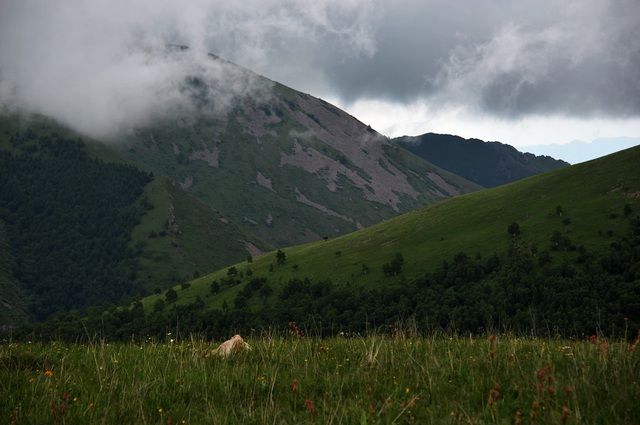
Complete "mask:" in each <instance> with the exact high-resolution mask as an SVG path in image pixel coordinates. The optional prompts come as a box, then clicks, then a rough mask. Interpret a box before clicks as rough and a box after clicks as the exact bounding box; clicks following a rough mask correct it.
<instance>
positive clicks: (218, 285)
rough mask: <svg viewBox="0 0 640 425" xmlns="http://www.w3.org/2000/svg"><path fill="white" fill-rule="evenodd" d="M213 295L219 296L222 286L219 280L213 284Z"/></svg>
mask: <svg viewBox="0 0 640 425" xmlns="http://www.w3.org/2000/svg"><path fill="white" fill-rule="evenodd" d="M210 288H211V293H212V294H213V295H215V294H217V293H218V292H220V284H219V283H218V281H217V280H214V281H213V282H211V286H210Z"/></svg>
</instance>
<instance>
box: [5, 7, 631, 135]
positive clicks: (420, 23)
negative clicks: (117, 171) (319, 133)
mask: <svg viewBox="0 0 640 425" xmlns="http://www.w3.org/2000/svg"><path fill="white" fill-rule="evenodd" d="M639 28H640V2H638V1H637V0H579V1H578V0H519V1H512V0H469V1H466V2H462V1H450V0H447V1H445V0H426V1H424V0H423V1H418V0H397V1H386V0H244V1H241V2H230V1H227V0H192V1H189V2H184V1H180V0H130V1H125V0H110V1H107V0H95V1H91V2H86V1H84V0H67V1H66V2H63V3H60V2H50V1H47V0H3V1H1V2H0V104H4V105H5V106H6V105H9V106H18V107H20V108H24V109H28V110H33V111H36V112H42V113H46V114H49V115H52V116H54V117H56V118H59V119H61V120H63V121H65V122H67V123H69V124H72V125H74V126H75V127H76V128H79V129H81V130H83V131H86V132H89V133H92V134H96V135H100V134H107V133H109V132H112V131H114V130H121V129H123V128H127V127H130V126H132V125H135V124H136V123H138V122H140V121H143V120H145V119H148V118H149V117H150V116H153V114H154V113H156V112H157V109H158V107H159V105H167V104H172V103H174V102H176V101H178V102H179V101H181V98H180V93H181V92H180V90H179V87H177V86H176V82H177V81H180V80H181V79H184V77H185V76H186V75H192V74H193V73H196V74H198V75H200V76H201V77H202V78H205V79H207V78H208V79H209V81H211V83H212V86H213V87H219V88H225V87H226V89H225V90H222V91H221V93H220V96H221V97H223V98H224V100H225V102H222V103H223V104H225V103H228V102H231V101H232V99H233V97H234V96H235V95H237V94H241V95H242V94H246V93H247V91H251V90H253V87H251V85H252V82H251V81H247V80H246V79H238V78H235V76H234V75H233V72H231V71H229V70H224V72H223V71H221V70H220V69H215V67H214V68H212V67H211V66H210V63H209V62H207V61H206V60H204V58H206V52H208V51H211V52H213V53H216V54H218V55H220V56H222V57H224V58H226V59H229V60H231V61H234V62H236V63H239V64H241V65H243V66H245V67H247V68H250V69H253V70H256V71H257V72H260V73H263V74H265V75H267V76H268V77H270V78H272V79H275V80H278V81H281V82H284V83H286V84H289V85H291V86H293V87H295V88H298V89H301V90H303V91H307V92H310V93H312V94H315V95H319V96H329V97H333V98H339V99H340V100H341V101H342V103H350V102H354V101H356V100H362V99H379V100H385V101H392V102H399V103H410V102H415V101H425V102H428V103H429V105H430V107H432V108H433V107H438V106H440V105H442V106H443V107H454V108H455V107H464V108H467V109H468V110H470V111H473V110H475V111H479V112H482V113H483V114H487V113H489V114H492V115H494V116H496V117H500V118H507V119H511V118H519V117H523V116H527V115H531V114H533V115H541V114H542V115H554V116H557V115H561V116H562V115H570V116H574V117H589V116H593V115H597V116H600V117H615V118H618V117H638V116H640V30H639ZM167 43H180V44H188V45H189V46H191V47H192V49H191V51H190V52H191V53H190V55H189V57H188V60H186V61H185V60H184V58H183V57H181V58H179V60H178V59H177V58H176V57H174V56H171V55H166V51H165V49H164V46H166V44H167ZM247 84H248V87H247ZM215 94H216V93H214V95H215Z"/></svg>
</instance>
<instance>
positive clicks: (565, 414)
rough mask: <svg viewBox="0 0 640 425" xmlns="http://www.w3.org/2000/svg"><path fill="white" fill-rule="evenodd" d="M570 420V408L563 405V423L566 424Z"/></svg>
mask: <svg viewBox="0 0 640 425" xmlns="http://www.w3.org/2000/svg"><path fill="white" fill-rule="evenodd" d="M568 420H569V406H567V405H566V403H565V404H563V405H562V423H563V424H566V423H567V421H568Z"/></svg>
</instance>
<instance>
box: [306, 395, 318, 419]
mask: <svg viewBox="0 0 640 425" xmlns="http://www.w3.org/2000/svg"><path fill="white" fill-rule="evenodd" d="M304 405H305V406H306V407H307V411H308V412H309V413H311V414H312V415H313V416H315V415H317V414H318V411H317V410H316V406H315V405H314V404H313V400H311V399H310V398H308V399H306V400H305V401H304Z"/></svg>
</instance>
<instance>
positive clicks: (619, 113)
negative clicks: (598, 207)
mask: <svg viewBox="0 0 640 425" xmlns="http://www.w3.org/2000/svg"><path fill="white" fill-rule="evenodd" d="M381 7H382V15H383V16H384V17H385V19H384V20H381V21H378V22H377V27H376V31H375V37H376V52H375V54H374V55H373V56H371V57H359V58H356V59H354V60H351V61H343V62H340V61H334V63H337V64H338V65H337V66H334V67H332V68H329V69H327V74H328V75H329V76H330V79H331V80H332V85H333V86H335V87H339V96H340V97H342V98H343V99H346V100H347V101H355V100H357V99H360V98H363V97H368V98H378V99H386V100H390V101H395V102H399V103H407V102H411V101H415V100H417V99H426V100H427V101H428V102H430V103H431V104H432V105H441V106H457V105H464V106H465V107H467V108H475V109H477V110H478V111H482V112H483V113H490V114H494V115H496V116H500V117H505V118H514V117H521V116H525V115H529V114H561V115H570V116H584V117H588V116H592V115H605V116H612V117H628V116H638V115H640V2H638V1H635V0H620V1H618V0H612V1H603V0H581V1H566V0H563V1H555V0H544V1H540V0H535V1H531V0H522V1H517V2H513V1H504V0H477V1H469V2H464V3H463V2H451V1H440V0H430V1H425V2H412V1H398V2H387V3H386V4H384V5H381Z"/></svg>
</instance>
